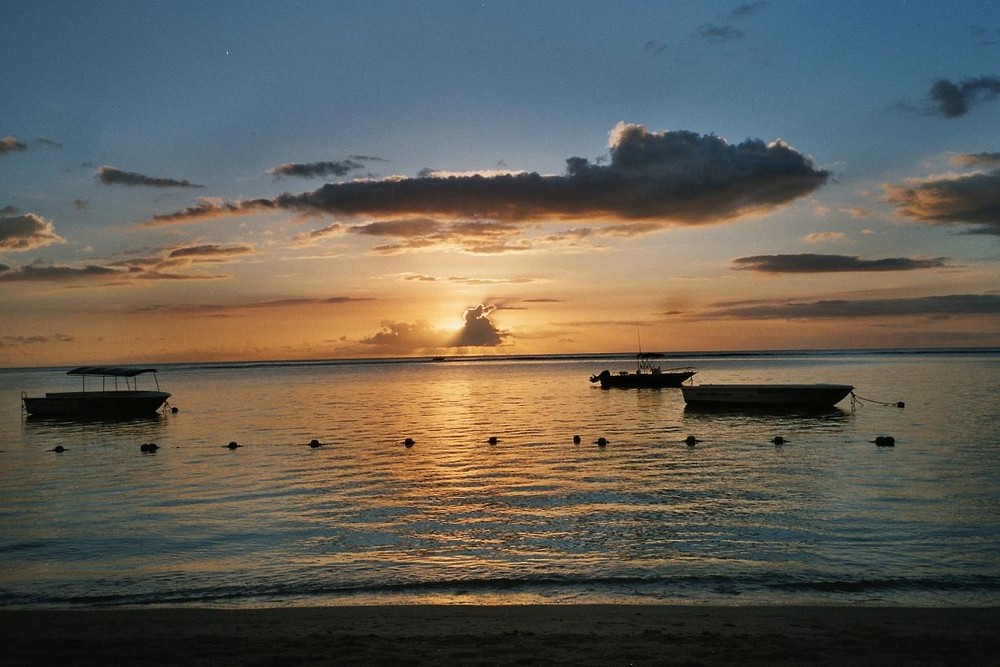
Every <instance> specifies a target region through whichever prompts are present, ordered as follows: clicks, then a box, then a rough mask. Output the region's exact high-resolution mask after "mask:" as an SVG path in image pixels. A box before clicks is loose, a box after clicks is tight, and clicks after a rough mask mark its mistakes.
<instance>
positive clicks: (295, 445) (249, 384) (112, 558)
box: [0, 351, 1000, 607]
mask: <svg viewBox="0 0 1000 667" xmlns="http://www.w3.org/2000/svg"><path fill="white" fill-rule="evenodd" d="M671 363H673V362H671ZM676 365H691V366H694V367H696V368H697V369H698V371H699V373H698V375H697V376H696V377H695V380H696V381H701V382H706V383H707V382H817V381H822V382H838V383H841V382H842V383H847V384H852V385H854V386H855V387H856V393H857V394H859V395H860V396H862V397H865V398H870V399H875V400H877V401H884V402H895V401H899V400H902V401H905V402H906V408H905V409H902V410H900V409H898V408H895V407H889V406H885V405H881V404H879V403H875V402H871V401H866V402H864V405H862V406H859V407H857V408H856V409H854V410H852V406H851V402H850V400H849V399H848V400H845V401H844V402H842V403H841V404H840V405H839V406H838V409H837V410H834V411H831V412H829V413H825V414H818V415H817V414H812V415H802V414H798V415H795V414H793V415H787V414H786V415H760V414H756V415H753V414H751V415H747V414H739V413H721V414H720V413H699V412H690V411H687V410H685V407H684V402H683V399H682V397H681V395H680V392H679V391H678V390H670V389H667V390H610V391H605V390H601V389H599V388H597V387H596V386H594V385H591V384H590V383H589V382H588V381H587V378H588V377H589V376H590V375H591V374H593V373H596V372H599V371H600V370H603V369H604V368H610V369H611V370H612V371H615V370H618V369H623V368H627V367H628V366H629V362H628V361H627V360H624V359H619V360H614V359H590V360H578V359H577V360H573V359H570V360H566V359H554V360H553V359H543V360H499V361H451V360H450V361H446V362H443V363H416V362H413V363H380V364H344V363H301V364H256V365H253V364H243V365H240V364H232V365H214V366H213V365H176V366H167V367H161V370H160V374H159V379H160V384H161V386H162V387H163V388H164V389H165V390H167V391H170V392H171V393H172V394H173V397H172V398H171V403H172V404H173V405H175V406H177V407H178V408H179V412H178V413H176V414H166V415H162V416H160V417H157V418H155V419H150V420H140V421H132V422H125V423H110V424H109V423H90V424H68V423H54V422H51V421H33V420H25V419H23V418H22V416H21V414H20V412H19V408H20V401H19V396H20V392H21V391H26V392H27V393H28V394H29V395H35V394H39V393H42V392H44V391H45V390H59V389H72V388H74V387H75V384H74V382H75V381H74V380H72V379H71V378H68V377H66V376H65V375H64V374H63V372H62V371H60V370H51V369H49V370H8V371H0V450H2V452H0V527H2V532H0V606H8V607H10V606H77V605H132V604H186V603H191V604H218V605H246V606H262V605H293V604H345V603H346V604H351V603H372V602H458V603H517V602H559V603H572V602H630V601H634V602H679V603H702V602H713V603H722V604H727V603H731V604H749V603H763V604H771V603H775V604H777V603H818V604H855V603H863V604H946V605H966V604H973V605H985V604H997V603H1000V550H998V549H997V544H1000V414H998V413H1000V410H998V405H1000V404H998V401H997V395H998V390H1000V353H997V352H996V351H980V352H974V353H969V352H965V353H951V354H941V353H938V354H916V353H893V354H888V353H882V354H864V353H810V354H767V355H754V354H746V355H730V356H720V355H692V356H690V357H686V358H679V359H677V360H676ZM575 434H579V435H581V437H582V440H583V442H582V443H581V444H579V445H575V444H573V440H572V438H573V435H575ZM689 434H693V435H695V436H697V437H698V438H699V439H700V440H701V442H699V443H698V445H697V446H695V447H688V446H687V445H685V444H684V442H683V440H684V438H685V437H686V436H687V435H689ZM776 435H781V436H782V437H784V438H785V439H786V441H787V442H786V444H784V445H783V446H775V445H773V444H771V442H770V441H771V439H772V438H773V437H774V436H776ZM878 435H892V436H893V437H895V439H896V443H897V444H896V446H895V447H894V448H880V447H876V446H875V445H874V444H872V442H871V441H872V440H874V438H875V437H876V436H878ZM489 436H496V437H498V438H499V439H500V440H499V443H498V444H496V445H490V444H488V442H487V438H488V437H489ZM599 436H603V437H606V438H607V439H608V440H609V441H610V444H609V445H608V446H607V447H604V448H600V447H598V446H596V445H595V444H594V441H595V440H596V438H597V437H599ZM406 437H412V438H413V439H414V440H415V441H416V445H415V446H413V447H412V448H409V449H408V448H406V447H404V446H403V444H402V441H403V439H404V438H406ZM312 439H318V440H320V441H321V442H323V443H325V444H324V446H323V447H320V448H316V449H312V448H310V447H308V446H307V443H308V442H309V441H310V440H312ZM230 441H237V442H238V443H240V445H242V446H241V447H240V448H239V449H237V450H235V451H230V450H229V449H227V448H226V447H225V445H226V444H227V443H228V442H230ZM145 442H156V443H158V444H159V445H160V447H161V449H160V450H159V451H157V452H156V453H155V454H144V453H140V451H139V445H140V444H142V443H145ZM55 445H63V446H64V447H65V448H66V451H65V452H63V453H61V454H59V453H55V452H52V451H50V450H51V449H52V448H53V447H54V446H55Z"/></svg>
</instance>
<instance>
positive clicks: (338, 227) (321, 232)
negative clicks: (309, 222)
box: [292, 222, 346, 246]
mask: <svg viewBox="0 0 1000 667" xmlns="http://www.w3.org/2000/svg"><path fill="white" fill-rule="evenodd" d="M345 229H346V226H345V225H342V224H341V223H339V222H334V223H331V224H329V225H327V226H326V227H323V228H322V229H314V230H312V231H311V232H304V233H302V234H296V235H295V236H294V237H293V238H292V245H295V246H311V245H316V244H317V243H319V242H320V241H323V240H325V239H328V238H331V237H334V236H343V234H344V231H345Z"/></svg>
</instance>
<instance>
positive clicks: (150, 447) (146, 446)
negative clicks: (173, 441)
mask: <svg viewBox="0 0 1000 667" xmlns="http://www.w3.org/2000/svg"><path fill="white" fill-rule="evenodd" d="M159 448H160V446H159V445H158V444H156V443H155V442H145V443H143V444H141V445H139V451H140V452H149V453H153V452H155V451H156V450H157V449H159Z"/></svg>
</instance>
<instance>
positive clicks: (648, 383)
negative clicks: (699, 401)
mask: <svg viewBox="0 0 1000 667" xmlns="http://www.w3.org/2000/svg"><path fill="white" fill-rule="evenodd" d="M665 356H666V355H663V354H659V353H656V352H639V353H638V354H636V355H635V366H636V367H635V372H634V373H630V372H629V371H619V372H618V374H617V375H612V373H611V371H609V370H603V371H601V372H600V373H598V374H597V375H591V376H590V381H591V382H594V383H597V382H600V383H601V389H662V388H668V387H680V386H681V385H682V384H683V383H684V382H685V381H686V380H689V379H690V378H692V377H694V375H695V373H696V372H697V371H695V370H693V369H692V368H688V367H685V368H668V369H666V370H664V369H662V368H660V367H659V366H656V365H653V360H654V359H662V358H664V357H665Z"/></svg>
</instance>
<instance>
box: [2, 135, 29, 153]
mask: <svg viewBox="0 0 1000 667" xmlns="http://www.w3.org/2000/svg"><path fill="white" fill-rule="evenodd" d="M25 150H28V145H27V144H26V143H24V142H23V141H20V140H18V139H15V138H14V137H4V138H3V139H0V155H6V154H7V153H13V152H15V151H25Z"/></svg>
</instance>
